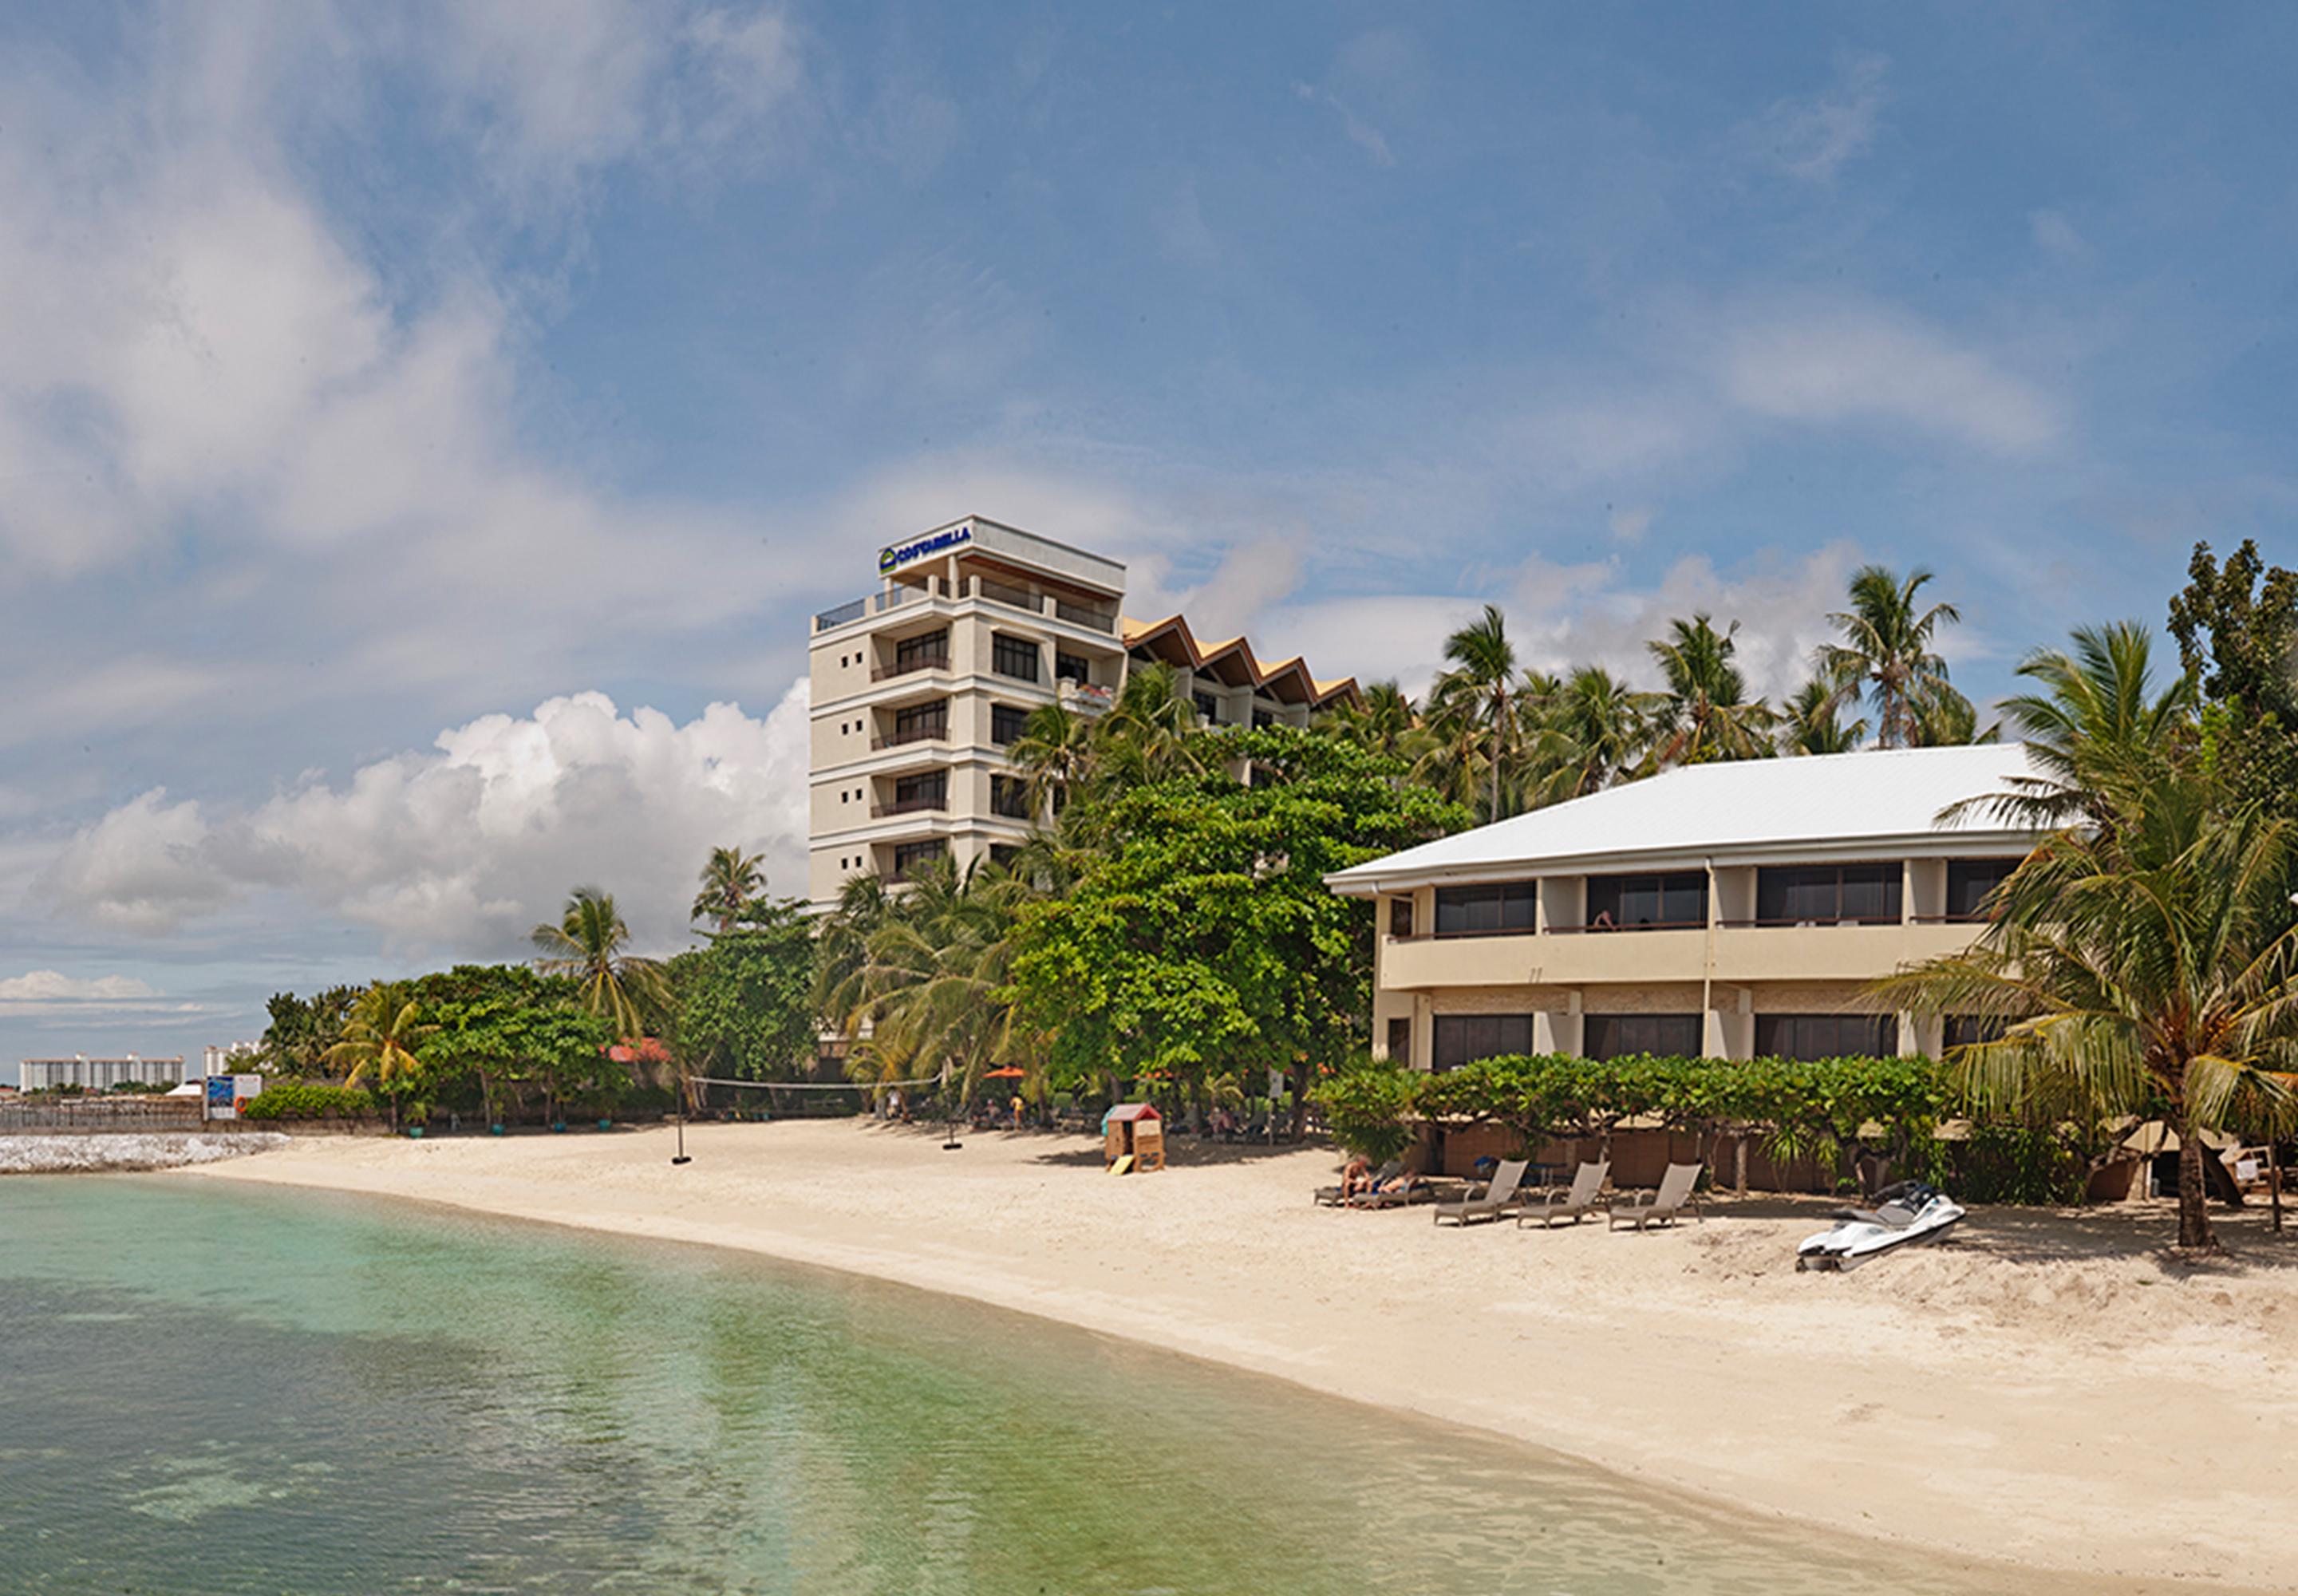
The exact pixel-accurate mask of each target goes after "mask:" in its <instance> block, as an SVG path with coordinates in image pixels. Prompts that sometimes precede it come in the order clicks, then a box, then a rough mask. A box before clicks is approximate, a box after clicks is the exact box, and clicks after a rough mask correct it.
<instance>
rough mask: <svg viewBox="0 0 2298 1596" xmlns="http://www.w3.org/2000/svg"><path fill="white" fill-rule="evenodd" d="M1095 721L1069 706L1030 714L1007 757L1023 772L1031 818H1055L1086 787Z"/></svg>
mask: <svg viewBox="0 0 2298 1596" xmlns="http://www.w3.org/2000/svg"><path fill="white" fill-rule="evenodd" d="M1093 734H1094V722H1093V720H1092V719H1090V718H1089V717H1087V716H1086V715H1080V714H1079V713H1078V712H1077V711H1076V710H1074V709H1071V708H1070V707H1069V706H1068V705H1066V704H1046V705H1041V706H1040V707H1037V708H1036V709H1033V710H1031V711H1030V712H1029V719H1027V720H1025V721H1023V722H1022V723H1021V736H1019V737H1017V738H1015V739H1014V740H1013V746H1011V747H1010V748H1007V749H1006V750H1005V757H1007V758H1008V759H1011V760H1012V761H1013V764H1014V765H1016V766H1017V767H1018V768H1019V769H1020V770H1021V773H1022V781H1023V782H1024V783H1025V784H1026V786H1027V788H1028V791H1029V812H1030V813H1031V814H1032V815H1037V816H1039V817H1040V818H1043V817H1045V816H1047V815H1052V814H1053V813H1054V811H1055V810H1056V809H1058V808H1060V806H1062V803H1063V802H1065V801H1066V800H1067V798H1068V797H1069V795H1070V793H1071V792H1073V791H1076V790H1079V789H1080V788H1082V787H1083V786H1084V785H1085V784H1086V781H1087V778H1088V777H1089V775H1090V774H1091V773H1092V770H1093V740H1094V739H1093Z"/></svg>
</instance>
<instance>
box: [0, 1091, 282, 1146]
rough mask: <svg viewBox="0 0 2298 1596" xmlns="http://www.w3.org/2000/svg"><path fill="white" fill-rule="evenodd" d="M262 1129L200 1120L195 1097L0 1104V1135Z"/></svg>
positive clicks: (35, 1100)
mask: <svg viewBox="0 0 2298 1596" xmlns="http://www.w3.org/2000/svg"><path fill="white" fill-rule="evenodd" d="M239 1129H257V1130H260V1129H265V1127H263V1126H243V1125H242V1123H241V1122H240V1121H236V1120H215V1121H202V1120H201V1118H200V1101H199V1099H198V1098H196V1097H40V1098H32V1099H29V1100H25V1101H19V1102H14V1103H0V1136H6V1135H12V1134H15V1133H18V1132H21V1131H32V1130H61V1131H72V1132H76V1133H78V1134H80V1135H84V1136H100V1135H102V1134H103V1133H105V1132H107V1131H145V1132H148V1131H154V1130H221V1131H227V1132H228V1131H233V1130H239Z"/></svg>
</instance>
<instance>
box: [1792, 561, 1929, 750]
mask: <svg viewBox="0 0 2298 1596" xmlns="http://www.w3.org/2000/svg"><path fill="white" fill-rule="evenodd" d="M1930 581H1931V574H1930V572H1929V571H1925V570H1915V571H1911V572H1909V573H1908V574H1907V576H1906V578H1905V580H1904V581H1903V580H1901V579H1900V577H1899V576H1898V575H1896V574H1895V573H1893V572H1892V571H1891V570H1890V569H1889V567H1887V566H1861V567H1860V569H1859V570H1858V571H1857V572H1856V574H1854V575H1853V576H1852V578H1851V591H1850V600H1851V608H1849V609H1847V610H1844V611H1840V612H1839V613H1837V614H1834V615H1831V616H1828V617H1827V619H1828V622H1829V624H1831V625H1832V626H1834V627H1835V628H1836V630H1837V631H1838V632H1839V633H1840V634H1841V636H1840V639H1839V641H1836V642H1831V643H1823V644H1822V645H1821V646H1820V649H1819V655H1818V660H1819V674H1820V676H1821V679H1822V680H1823V681H1825V682H1828V684H1829V685H1830V686H1831V688H1832V689H1833V690H1834V691H1835V692H1836V693H1837V694H1838V695H1839V698H1840V699H1841V700H1842V701H1844V702H1847V703H1850V702H1856V701H1857V700H1858V699H1860V697H1861V696H1862V695H1863V694H1864V696H1865V697H1866V698H1867V699H1868V700H1869V702H1870V703H1872V705H1873V707H1874V710H1875V743H1876V746H1877V747H1878V748H1912V747H1914V746H1915V745H1916V744H1917V743H1919V742H1920V741H1921V740H1922V739H1921V735H1920V732H1921V711H1922V706H1923V704H1924V703H1925V702H1926V701H1927V700H1929V699H1933V698H1935V697H1940V696H1943V695H1944V694H1946V693H1949V692H1952V691H1954V689H1953V688H1952V687H1950V686H1949V685H1948V683H1947V661H1946V660H1944V659H1942V658H1940V657H1939V656H1938V653H1937V652H1936V651H1935V649H1934V648H1933V646H1932V645H1933V643H1934V641H1936V639H1937V637H1938V631H1939V628H1940V627H1941V626H1945V625H1951V624H1955V622H1958V621H1960V620H1961V619H1962V618H1963V617H1962V616H1961V615H1960V614H1959V613H1958V612H1957V611H1956V609H1955V606H1954V605H1952V604H1933V605H1931V606H1930V608H1922V606H1921V605H1920V604H1919V603H1918V601H1917V598H1916V595H1917V594H1918V593H1920V592H1921V591H1922V589H1923V587H1924V586H1925V584H1927V583H1930Z"/></svg>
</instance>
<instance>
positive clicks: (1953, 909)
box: [1947, 859, 2019, 920]
mask: <svg viewBox="0 0 2298 1596" xmlns="http://www.w3.org/2000/svg"><path fill="white" fill-rule="evenodd" d="M2018 868H2019V861H2018V860H2016V859H1949V860H1948V861H1947V914H1948V916H1949V917H1950V918H1952V919H1955V920H1976V919H1978V918H1979V917H1980V915H1982V914H1986V912H1987V908H1986V904H1987V895H1988V893H1990V892H1992V891H1994V890H1995V889H1996V888H1997V887H1999V886H2001V885H2002V884H2003V883H2004V882H2005V881H2008V880H2009V879H2010V876H2011V872H2013V871H2014V870H2016V869H2018Z"/></svg>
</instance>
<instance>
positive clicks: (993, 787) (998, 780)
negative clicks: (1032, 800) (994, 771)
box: [989, 776, 1029, 820]
mask: <svg viewBox="0 0 2298 1596" xmlns="http://www.w3.org/2000/svg"><path fill="white" fill-rule="evenodd" d="M989 809H990V812H991V813H992V814H994V815H1004V817H1005V818H1006V819H1008V820H1027V819H1029V783H1028V782H1026V781H1021V779H1020V778H1018V777H1015V776H992V777H990V778H989Z"/></svg>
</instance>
